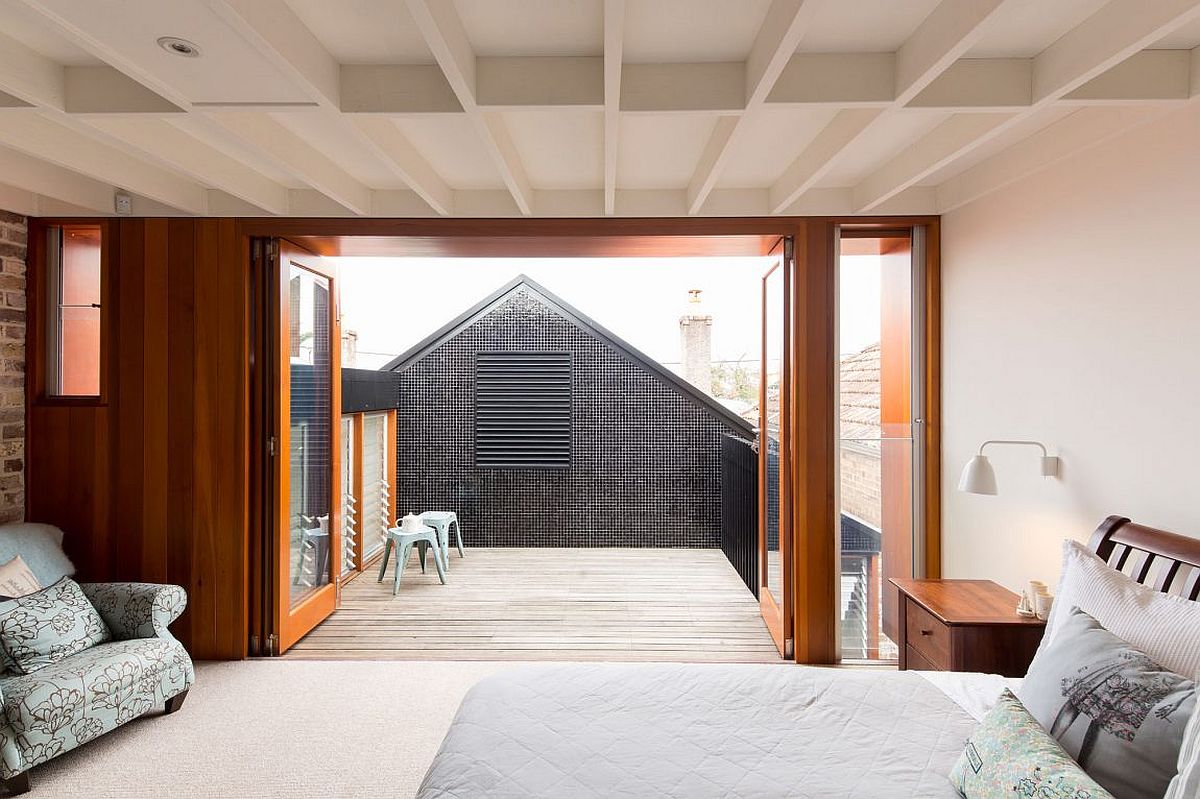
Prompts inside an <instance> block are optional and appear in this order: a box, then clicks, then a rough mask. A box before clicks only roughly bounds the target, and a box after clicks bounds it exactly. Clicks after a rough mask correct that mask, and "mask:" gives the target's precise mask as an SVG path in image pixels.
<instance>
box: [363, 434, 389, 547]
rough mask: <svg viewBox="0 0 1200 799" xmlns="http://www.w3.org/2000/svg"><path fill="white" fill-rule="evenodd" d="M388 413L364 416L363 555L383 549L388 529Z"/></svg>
mask: <svg viewBox="0 0 1200 799" xmlns="http://www.w3.org/2000/svg"><path fill="white" fill-rule="evenodd" d="M387 440H388V435H387V414H385V413H372V414H367V415H366V416H365V417H363V452H362V461H363V467H362V468H363V483H362V485H363V498H362V508H363V514H362V534H363V558H364V559H367V558H370V557H372V556H373V555H375V554H376V553H378V552H380V551H381V550H382V549H383V544H384V541H385V540H386V537H387V530H388V528H389V527H391V526H392V520H391V519H389V518H388V516H389V514H390V510H391V496H390V489H389V485H390V482H391V481H389V480H388V461H389V460H390V459H389V458H388V447H387Z"/></svg>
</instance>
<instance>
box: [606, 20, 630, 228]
mask: <svg viewBox="0 0 1200 799" xmlns="http://www.w3.org/2000/svg"><path fill="white" fill-rule="evenodd" d="M624 46H625V0H604V77H603V80H604V213H605V214H608V215H610V216H611V215H612V214H614V213H616V211H617V158H618V157H619V155H620V142H619V139H618V137H619V136H620V134H621V89H622V86H621V61H622V59H623V57H624V56H623V53H624Z"/></svg>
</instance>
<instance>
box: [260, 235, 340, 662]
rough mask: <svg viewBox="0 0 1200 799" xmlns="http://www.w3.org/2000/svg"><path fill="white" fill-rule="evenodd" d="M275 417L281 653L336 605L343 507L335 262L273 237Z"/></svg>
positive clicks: (274, 574)
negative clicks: (333, 264)
mask: <svg viewBox="0 0 1200 799" xmlns="http://www.w3.org/2000/svg"><path fill="white" fill-rule="evenodd" d="M272 248H273V251H274V255H275V257H274V258H273V259H272V261H273V264H274V270H275V273H274V275H273V276H272V278H273V279H272V280H271V284H272V286H273V288H274V289H275V290H277V292H278V293H277V295H276V297H275V302H273V303H272V305H273V313H272V323H273V324H272V325H271V326H270V332H271V335H272V336H273V337H274V347H273V348H272V353H273V356H274V357H273V358H272V360H273V361H274V364H273V369H272V371H273V375H272V378H273V380H274V390H273V392H272V398H271V400H272V402H273V403H274V409H273V410H274V413H273V416H274V423H273V429H272V430H271V440H270V441H269V444H268V450H269V454H270V456H271V462H272V467H271V473H272V486H271V488H272V493H273V503H272V509H273V514H272V515H273V522H272V526H273V533H274V542H273V544H274V547H273V550H274V551H273V555H274V560H275V563H274V568H273V569H271V570H270V573H269V578H270V579H273V581H274V585H273V586H272V591H271V594H272V595H273V615H274V619H273V621H274V629H275V635H276V642H275V646H274V647H273V649H274V650H275V653H276V654H280V653H282V652H284V651H286V650H287V649H288V647H290V646H291V645H292V644H294V643H296V641H298V640H300V639H301V638H302V637H303V636H304V635H305V634H306V633H307V632H308V631H309V630H311V629H312V628H313V627H315V626H317V625H318V624H320V623H321V622H322V621H323V620H324V619H325V618H327V617H328V616H329V615H330V614H331V613H333V611H334V609H335V608H336V606H337V599H338V589H339V580H340V578H341V574H342V568H341V559H342V557H343V546H342V540H341V539H342V533H343V530H342V515H343V512H344V508H343V503H342V498H341V492H342V472H341V464H340V460H341V457H342V446H341V442H340V439H341V431H342V425H341V340H342V337H341V325H340V308H339V302H338V282H337V273H336V270H335V268H334V267H333V266H332V265H331V264H329V263H328V262H326V261H323V260H322V259H321V258H319V257H317V256H315V255H312V254H311V253H309V252H308V251H306V250H304V249H303V248H301V247H299V246H297V245H295V244H293V243H291V242H289V241H286V240H283V239H280V240H276V241H274V242H273V243H272Z"/></svg>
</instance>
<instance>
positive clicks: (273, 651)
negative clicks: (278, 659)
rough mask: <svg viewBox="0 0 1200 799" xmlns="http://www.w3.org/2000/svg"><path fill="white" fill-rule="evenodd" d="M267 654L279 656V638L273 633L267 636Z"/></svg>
mask: <svg viewBox="0 0 1200 799" xmlns="http://www.w3.org/2000/svg"><path fill="white" fill-rule="evenodd" d="M265 654H267V655H270V656H271V657H275V656H276V655H278V654H279V636H278V635H276V634H275V633H271V634H270V635H268V636H267V651H266V652H265Z"/></svg>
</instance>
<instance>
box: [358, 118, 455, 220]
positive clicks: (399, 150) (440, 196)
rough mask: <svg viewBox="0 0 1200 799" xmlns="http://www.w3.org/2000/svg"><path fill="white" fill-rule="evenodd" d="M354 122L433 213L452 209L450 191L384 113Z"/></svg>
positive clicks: (446, 213)
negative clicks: (383, 115)
mask: <svg viewBox="0 0 1200 799" xmlns="http://www.w3.org/2000/svg"><path fill="white" fill-rule="evenodd" d="M353 124H354V126H355V127H356V128H358V130H359V131H360V132H361V133H362V134H363V136H364V137H365V138H366V140H367V141H368V142H370V144H371V146H372V148H373V149H374V150H375V153H376V154H377V155H378V156H380V157H381V158H383V159H384V160H385V161H387V162H388V163H390V164H391V165H392V166H393V168H394V169H395V170H396V171H397V172H398V173H399V174H400V177H401V179H402V180H403V181H404V182H405V183H407V184H408V185H409V186H410V187H411V188H412V190H413V191H414V192H416V194H417V195H419V196H420V197H421V199H423V200H424V201H425V202H427V203H428V204H429V206H430V207H431V208H432V209H433V210H434V211H436V212H437V213H439V214H441V215H443V216H446V215H449V214H452V213H454V192H453V191H452V190H451V189H450V187H449V186H447V185H446V182H445V181H444V180H442V178H441V176H440V175H438V173H437V171H436V170H434V168H433V167H431V166H430V165H429V162H427V161H426V160H425V159H424V158H423V157H422V156H421V153H420V152H419V151H418V150H417V148H416V147H414V146H413V145H412V143H411V142H409V140H408V139H407V137H405V136H404V134H403V133H401V132H400V129H399V128H398V127H396V123H395V122H393V121H392V120H391V119H388V118H387V117H382V116H377V115H364V116H360V117H358V118H357V119H355V120H354V122H353Z"/></svg>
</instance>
